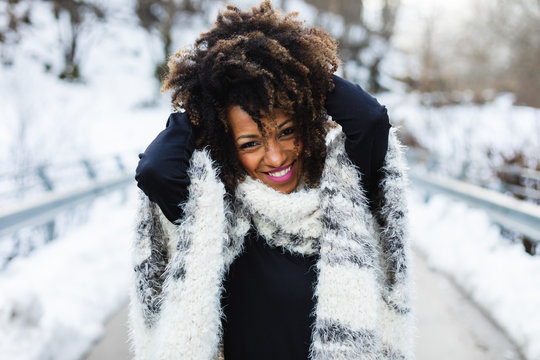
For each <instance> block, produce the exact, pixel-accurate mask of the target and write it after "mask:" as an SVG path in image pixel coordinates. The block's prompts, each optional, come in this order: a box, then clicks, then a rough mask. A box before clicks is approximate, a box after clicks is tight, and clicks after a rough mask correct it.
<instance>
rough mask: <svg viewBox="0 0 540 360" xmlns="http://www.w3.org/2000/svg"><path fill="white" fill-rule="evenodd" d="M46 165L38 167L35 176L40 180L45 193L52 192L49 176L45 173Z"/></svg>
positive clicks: (52, 187)
mask: <svg viewBox="0 0 540 360" xmlns="http://www.w3.org/2000/svg"><path fill="white" fill-rule="evenodd" d="M46 167H47V166H46V165H40V166H38V168H37V174H38V176H39V178H40V179H41V182H42V183H43V187H44V188H45V190H47V191H53V189H54V185H53V182H52V181H51V179H50V178H49V176H48V175H47V172H46V171H45V168H46Z"/></svg>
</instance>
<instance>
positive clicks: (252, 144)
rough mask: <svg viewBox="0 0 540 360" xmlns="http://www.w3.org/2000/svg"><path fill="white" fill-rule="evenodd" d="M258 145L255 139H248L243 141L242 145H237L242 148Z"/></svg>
mask: <svg viewBox="0 0 540 360" xmlns="http://www.w3.org/2000/svg"><path fill="white" fill-rule="evenodd" d="M257 145H259V144H258V143H257V142H256V141H250V142H247V143H243V144H242V145H240V146H239V148H240V149H242V150H244V149H249V148H253V147H255V146H257Z"/></svg>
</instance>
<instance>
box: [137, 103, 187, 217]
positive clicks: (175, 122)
mask: <svg viewBox="0 0 540 360" xmlns="http://www.w3.org/2000/svg"><path fill="white" fill-rule="evenodd" d="M193 149H194V145H193V134H192V128H191V124H190V123H189V120H188V117H187V115H186V114H185V113H173V114H171V115H170V116H169V119H168V120H167V125H166V128H165V130H163V131H162V132H161V133H159V135H158V136H157V137H156V138H155V139H154V141H152V143H151V144H150V145H149V146H148V147H147V148H146V150H145V151H144V152H143V153H142V154H139V159H140V160H139V164H138V166H137V169H136V171H135V180H137V186H138V187H139V188H141V190H142V191H144V193H145V194H146V195H147V196H148V198H149V199H150V200H151V201H153V202H155V203H157V204H158V206H159V207H160V209H161V211H162V212H163V214H164V215H165V216H166V217H167V219H169V220H170V221H171V222H175V221H176V220H178V219H180V218H181V217H182V211H181V209H180V207H179V206H178V205H179V204H180V203H182V202H183V201H185V200H186V199H187V196H188V186H189V184H190V181H189V177H188V174H187V170H188V167H189V160H190V159H191V154H192V153H193Z"/></svg>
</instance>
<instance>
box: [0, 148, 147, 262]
mask: <svg viewBox="0 0 540 360" xmlns="http://www.w3.org/2000/svg"><path fill="white" fill-rule="evenodd" d="M129 158H130V159H136V158H137V157H136V156H135V155H134V153H130V154H129ZM132 165H133V164H131V163H129V164H128V165H127V166H126V164H125V163H124V161H123V160H122V157H121V156H120V155H113V156H109V157H107V158H101V159H81V160H79V161H76V162H73V163H70V164H47V165H41V166H38V167H35V168H31V169H27V171H24V172H19V173H18V174H7V173H4V174H0V180H3V181H4V183H3V186H2V188H3V189H4V195H5V196H0V199H1V200H2V207H1V208H0V269H2V268H3V267H5V266H6V265H7V263H9V262H10V261H11V260H12V259H13V258H15V257H18V256H21V255H25V254H27V253H29V252H31V251H33V250H34V249H35V248H37V247H39V246H40V245H42V244H44V243H47V242H49V241H51V240H53V239H54V238H55V237H56V236H57V232H58V229H59V228H61V227H62V224H63V222H62V221H60V223H61V224H60V226H59V224H58V221H57V220H58V217H59V216H60V215H62V214H66V213H71V212H73V211H70V212H66V210H68V209H75V207H77V206H79V207H80V204H83V206H84V207H87V205H84V204H86V203H88V204H90V203H91V201H92V200H93V199H94V198H96V197H98V196H99V195H103V194H106V193H108V192H111V191H114V190H118V189H122V188H125V187H126V186H127V185H129V184H132V183H133V182H134V174H133V173H131V172H128V171H126V169H127V168H132ZM133 168H134V167H133ZM10 175H11V176H10ZM13 175H16V178H15V181H16V182H17V181H20V180H21V178H24V177H28V179H26V180H25V181H23V182H24V183H25V184H29V183H31V182H34V183H35V182H36V181H37V184H34V185H33V186H26V185H25V186H22V187H18V188H17V190H19V191H21V192H22V194H21V195H20V196H18V198H17V197H16V198H13V196H12V195H11V196H10V194H9V191H7V192H6V191H5V190H6V189H8V186H6V185H10V179H12V176H13ZM36 177H37V180H36ZM18 185H20V183H19V184H18ZM39 185H40V186H39ZM0 195H2V194H0ZM9 200H11V201H9ZM62 216H63V215H62ZM42 228H43V229H42ZM32 229H34V230H32ZM30 230H32V231H30ZM35 230H39V231H35ZM43 230H44V231H43Z"/></svg>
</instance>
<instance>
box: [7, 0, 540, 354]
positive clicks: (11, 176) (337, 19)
mask: <svg viewBox="0 0 540 360" xmlns="http://www.w3.org/2000/svg"><path fill="white" fill-rule="evenodd" d="M226 3H227V2H224V1H214V0H109V1H105V0H80V1H75V0H1V2H0V354H1V355H0V357H1V358H2V359H84V358H87V359H122V358H125V359H127V358H129V352H128V346H127V344H126V338H127V335H126V328H125V318H126V314H125V312H126V307H125V306H126V302H127V299H128V293H129V282H130V276H131V267H130V257H129V244H130V241H131V239H132V238H133V236H134V235H133V234H134V229H133V227H134V223H135V217H136V214H135V211H136V206H137V192H136V186H135V184H134V180H133V175H134V169H135V167H136V164H137V161H138V158H137V154H138V153H139V152H141V151H143V150H144V148H145V147H146V146H147V145H148V144H149V143H150V142H151V141H152V139H153V138H154V137H155V136H156V135H157V134H158V132H159V131H161V130H162V129H163V128H164V127H165V123H166V120H167V117H168V114H169V112H170V111H171V108H170V105H169V96H168V95H167V94H161V93H160V91H159V88H160V82H159V79H160V78H161V77H162V76H163V75H164V73H165V71H166V68H165V61H166V58H167V56H168V55H170V54H172V53H174V52H175V51H176V50H177V49H180V48H184V47H186V46H189V45H190V44H192V43H193V41H194V40H195V39H196V38H197V36H198V35H199V34H200V33H201V32H202V31H205V30H207V29H208V28H209V27H211V26H212V23H213V21H214V20H215V18H216V15H217V13H218V10H219V9H222V8H223V7H224V6H225V4H226ZM228 3H234V4H236V5H238V6H240V7H244V8H245V7H248V6H252V5H256V4H258V3H259V1H258V0H257V1H250V0H237V1H230V2H228ZM273 3H274V6H275V7H276V8H281V9H284V10H285V11H287V12H289V11H298V12H299V18H301V19H304V20H305V21H306V23H307V24H310V25H316V26H320V27H322V28H325V29H326V30H327V31H329V32H330V33H331V34H332V35H333V36H334V37H335V38H336V39H338V41H339V45H340V57H341V59H342V61H343V63H342V65H341V67H340V69H339V72H338V73H339V74H340V75H341V76H343V77H345V78H347V79H349V80H351V81H354V82H356V83H358V84H360V85H361V86H362V87H364V88H365V89H366V90H368V91H370V92H371V93H372V94H373V95H374V96H376V97H377V99H378V100H379V102H381V103H382V104H384V105H386V106H387V107H388V109H389V114H390V117H391V122H392V124H393V126H394V127H396V128H399V131H400V137H401V140H402V141H403V143H404V144H405V145H407V147H408V148H407V157H408V160H409V166H410V168H411V169H410V179H411V185H412V186H411V191H410V194H409V204H410V215H411V216H410V217H411V229H410V234H411V243H412V246H413V250H414V257H415V263H416V266H415V278H416V283H417V293H418V295H417V303H418V313H419V316H418V317H419V335H418V358H419V359H434V358H435V359H540V257H539V256H538V255H537V243H538V241H540V207H539V204H540V109H539V108H540V95H539V94H540V70H539V64H540V1H538V0H475V1H472V0H469V1H468V0H454V1H442V0H274V1H273Z"/></svg>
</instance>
